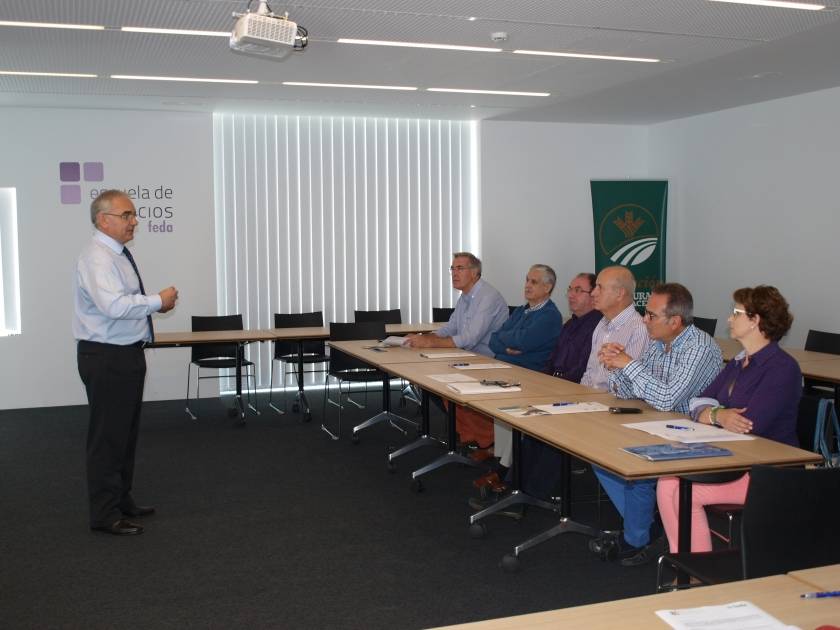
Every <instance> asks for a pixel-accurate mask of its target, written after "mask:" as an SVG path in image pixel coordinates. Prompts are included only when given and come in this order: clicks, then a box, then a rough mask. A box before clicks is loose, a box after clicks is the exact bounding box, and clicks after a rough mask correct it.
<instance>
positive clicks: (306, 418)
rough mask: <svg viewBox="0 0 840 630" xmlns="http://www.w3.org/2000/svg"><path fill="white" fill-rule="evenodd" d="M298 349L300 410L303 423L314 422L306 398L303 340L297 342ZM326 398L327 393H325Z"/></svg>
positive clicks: (298, 400)
mask: <svg viewBox="0 0 840 630" xmlns="http://www.w3.org/2000/svg"><path fill="white" fill-rule="evenodd" d="M297 347H298V361H297V385H298V391H297V402H298V403H299V404H300V409H301V410H302V411H303V421H304V422H309V421H310V420H312V410H311V409H310V407H309V400H307V398H306V391H304V387H303V383H304V374H303V339H298V340H297ZM324 395H325V396H326V393H324Z"/></svg>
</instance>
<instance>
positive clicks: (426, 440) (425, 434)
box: [388, 389, 443, 470]
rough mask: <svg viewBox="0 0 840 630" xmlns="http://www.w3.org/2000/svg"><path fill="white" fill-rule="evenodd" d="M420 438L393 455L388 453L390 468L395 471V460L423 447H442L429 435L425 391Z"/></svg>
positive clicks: (421, 410)
mask: <svg viewBox="0 0 840 630" xmlns="http://www.w3.org/2000/svg"><path fill="white" fill-rule="evenodd" d="M420 398H421V400H420V413H421V418H420V437H418V438H417V439H416V440H414V441H413V442H409V443H408V444H406V445H405V446H403V447H401V448H398V449H397V450H395V451H394V452H393V453H388V468H389V469H390V470H394V460H395V459H397V458H398V457H401V456H403V455H405V454H406V453H410V452H411V451H413V450H416V449H418V448H420V447H422V446H442V445H443V442H441V441H440V440H439V439H437V438H436V437H432V436H431V435H430V434H429V392H427V391H426V390H425V389H424V390H421V392H420Z"/></svg>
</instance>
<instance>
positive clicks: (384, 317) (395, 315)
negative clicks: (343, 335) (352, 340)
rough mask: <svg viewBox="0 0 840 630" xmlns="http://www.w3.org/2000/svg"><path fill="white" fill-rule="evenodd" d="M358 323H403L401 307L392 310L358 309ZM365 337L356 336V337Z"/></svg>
mask: <svg viewBox="0 0 840 630" xmlns="http://www.w3.org/2000/svg"><path fill="white" fill-rule="evenodd" d="M354 319H355V320H356V323H365V322H382V323H383V324H402V313H401V312H400V309H398V308H394V309H391V310H390V311H356V314H355V316H354ZM360 338H361V339H363V338H364V337H356V339H360Z"/></svg>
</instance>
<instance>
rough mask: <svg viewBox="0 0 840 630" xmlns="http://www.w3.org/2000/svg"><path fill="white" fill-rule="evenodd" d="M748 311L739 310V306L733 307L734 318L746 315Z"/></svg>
mask: <svg viewBox="0 0 840 630" xmlns="http://www.w3.org/2000/svg"><path fill="white" fill-rule="evenodd" d="M746 314H747V311H745V310H744V309H742V308H738V307H737V306H733V307H732V317H738V315H746Z"/></svg>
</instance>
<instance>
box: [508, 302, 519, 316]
mask: <svg viewBox="0 0 840 630" xmlns="http://www.w3.org/2000/svg"><path fill="white" fill-rule="evenodd" d="M518 308H519V307H518V306H511V305H510V304H508V315H513V311H515V310H516V309H518Z"/></svg>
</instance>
